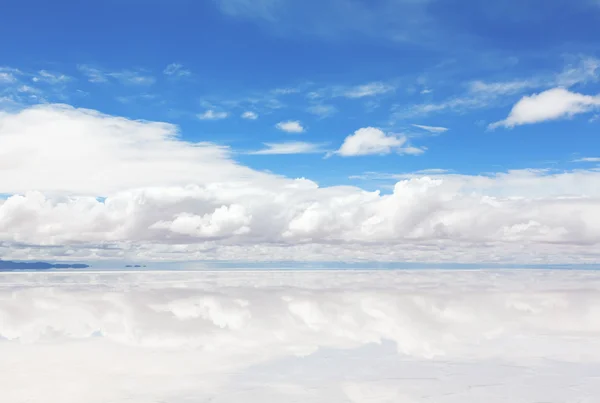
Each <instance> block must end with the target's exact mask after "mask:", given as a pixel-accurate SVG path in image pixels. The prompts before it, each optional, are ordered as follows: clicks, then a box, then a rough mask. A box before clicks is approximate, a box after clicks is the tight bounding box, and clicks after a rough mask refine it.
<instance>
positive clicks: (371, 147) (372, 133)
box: [337, 127, 424, 157]
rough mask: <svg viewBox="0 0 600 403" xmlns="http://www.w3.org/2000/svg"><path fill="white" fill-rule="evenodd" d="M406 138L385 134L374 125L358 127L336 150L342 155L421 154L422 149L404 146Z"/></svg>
mask: <svg viewBox="0 0 600 403" xmlns="http://www.w3.org/2000/svg"><path fill="white" fill-rule="evenodd" d="M406 142H407V138H406V137H405V136H398V135H395V134H386V133H384V132H383V131H382V130H381V129H378V128H375V127H365V128H362V129H358V130H357V131H356V132H354V134H351V135H350V136H348V137H346V139H345V140H344V143H343V144H342V146H341V147H340V149H339V150H338V151H337V154H339V155H341V156H343V157H353V156H360V155H373V154H375V155H377V154H379V155H383V154H390V153H392V152H397V153H399V154H402V153H405V154H415V155H418V154H422V153H423V152H424V151H423V150H422V149H419V148H416V147H410V146H405V145H406Z"/></svg>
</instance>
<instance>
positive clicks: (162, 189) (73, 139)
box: [0, 0, 600, 264]
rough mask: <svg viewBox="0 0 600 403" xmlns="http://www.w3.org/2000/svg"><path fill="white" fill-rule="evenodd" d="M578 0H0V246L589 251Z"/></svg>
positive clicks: (165, 255) (170, 257)
mask: <svg viewBox="0 0 600 403" xmlns="http://www.w3.org/2000/svg"><path fill="white" fill-rule="evenodd" d="M597 38H600V3H598V1H597V0H579V1H577V2H572V1H567V0H554V1H552V2H545V1H541V0H521V1H514V0H503V1H497V2H494V3H493V4H488V3H485V4H483V3H482V2H475V1H466V0H451V1H440V0H395V1H394V0H372V1H362V0H345V1H342V0H327V1H313V0H307V1H302V2H299V1H293V0H254V1H250V0H213V1H203V2H198V1H191V0H174V1H165V0H147V1H141V0H119V1H117V0H106V1H103V2H98V3H93V4H92V3H90V2H82V1H75V0H61V1H58V2H52V3H49V2H47V1H41V0H19V1H16V0H7V1H5V2H3V6H2V12H1V13H0V256H1V257H2V258H5V259H15V260H29V259H46V260H65V261H71V260H74V261H90V260H111V259H119V260H132V261H136V262H137V261H200V260H223V261H246V262H262V261H265V262H266V261H291V262H294V261H298V262H300V261H344V262H357V261H358V262H440V263H477V262H497V263H511V264H514V263H517V264H518V263H523V264H526V263H527V264H531V263H539V264H547V263H552V264H559V263H574V264H576V263H598V262H599V261H600V252H597V250H599V249H598V247H597V246H598V245H599V244H600V136H599V124H600V81H599V79H600V53H599V51H598V49H597V42H598V39H597Z"/></svg>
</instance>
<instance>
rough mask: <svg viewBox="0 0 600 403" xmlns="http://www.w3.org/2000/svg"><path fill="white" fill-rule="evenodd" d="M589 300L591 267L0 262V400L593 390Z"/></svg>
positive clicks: (294, 398) (461, 395) (547, 398)
mask: <svg viewBox="0 0 600 403" xmlns="http://www.w3.org/2000/svg"><path fill="white" fill-rule="evenodd" d="M434 253H439V252H434ZM599 309H600V277H599V276H598V274H597V273H595V272H593V271H587V272H586V271H571V270H563V271H550V272H548V271H540V270H494V271H479V270H477V271H468V270H449V271H443V270H436V271H431V270H406V271H379V272H364V271H346V272H343V271H342V272H340V271H337V272H317V273H315V272H310V271H305V272H298V271H291V272H281V271H278V272H270V273H268V274H266V273H260V272H259V273H257V272H226V271H225V272H223V271H221V272H185V271H183V272H181V271H179V272H177V271H175V272H173V271H171V272H145V273H135V272H129V273H123V272H119V271H116V272H112V273H107V272H104V273H85V272H84V273H34V274H31V273H28V274H23V273H4V274H2V275H0V313H1V314H2V321H1V322H0V339H1V340H2V342H1V343H0V356H1V357H2V365H1V366H0V374H1V375H2V378H1V379H2V381H1V382H2V401H5V402H11V403H12V402H15V403H18V402H19V403H20V402H44V401H47V400H48V396H52V397H53V399H56V400H57V401H58V400H59V401H60V402H61V403H81V402H86V403H104V402H128V403H148V402H174V403H184V402H190V401H194V402H215V403H233V402H239V401H240V398H241V397H243V401H244V402H245V403H264V402H306V403H322V402H329V403H347V402H352V403H391V402H398V403H409V402H410V403H413V402H414V403H417V402H418V403H424V402H426V401H432V402H439V403H457V402H486V403H506V402H514V401H515V396H518V397H519V398H520V397H523V399H521V401H525V402H557V401H560V402H568V403H575V402H582V403H583V402H585V403H592V402H594V401H595V400H596V398H594V396H598V395H600V383H598V381H597V373H598V370H600V345H599V344H600V343H599V342H598V337H597V335H598V333H599V332H600V325H599V323H598V319H597V315H595V313H596V312H598V310H599ZM517 335H518V337H516V336H517ZM32 379H35V387H32ZM573 385H576V386H577V387H573ZM423 396H425V398H423ZM517 401H518V400H517Z"/></svg>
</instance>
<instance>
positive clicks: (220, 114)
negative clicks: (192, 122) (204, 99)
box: [197, 109, 229, 120]
mask: <svg viewBox="0 0 600 403" xmlns="http://www.w3.org/2000/svg"><path fill="white" fill-rule="evenodd" d="M197 116H198V119H200V120H221V119H225V118H226V117H227V116H229V113H227V112H225V111H215V110H214V109H208V110H207V111H205V112H203V113H200V114H198V115H197Z"/></svg>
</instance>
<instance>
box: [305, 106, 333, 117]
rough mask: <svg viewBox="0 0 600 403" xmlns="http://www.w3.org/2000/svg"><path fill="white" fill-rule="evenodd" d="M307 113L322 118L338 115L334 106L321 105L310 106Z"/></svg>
mask: <svg viewBox="0 0 600 403" xmlns="http://www.w3.org/2000/svg"><path fill="white" fill-rule="evenodd" d="M307 111H308V112H309V113H312V114H313V115H316V116H319V117H321V118H326V117H327V116H331V115H333V114H334V113H336V112H337V108H336V107H335V106H333V105H324V104H319V105H311V106H309V107H308V109H307Z"/></svg>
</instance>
